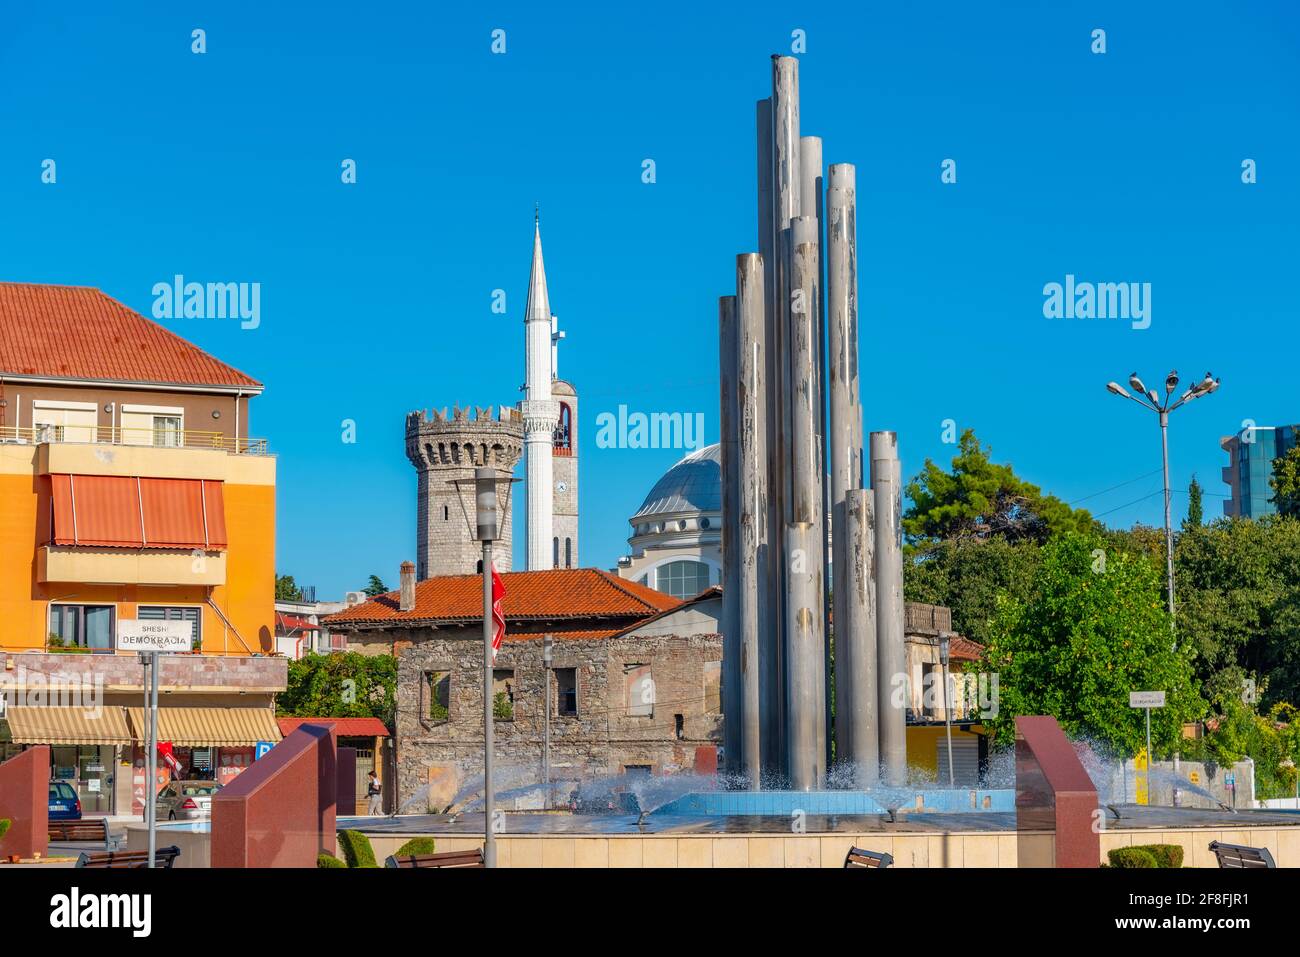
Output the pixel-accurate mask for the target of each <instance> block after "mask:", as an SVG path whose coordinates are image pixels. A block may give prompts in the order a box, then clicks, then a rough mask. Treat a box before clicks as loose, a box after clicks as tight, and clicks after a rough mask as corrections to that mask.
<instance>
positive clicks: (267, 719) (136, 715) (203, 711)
mask: <svg viewBox="0 0 1300 957" xmlns="http://www.w3.org/2000/svg"><path fill="white" fill-rule="evenodd" d="M127 712H128V713H129V714H130V716H131V729H132V730H133V731H134V732H135V739H136V740H137V741H144V740H146V738H147V736H148V724H147V722H146V720H145V714H144V709H143V708H128V709H127ZM158 740H159V741H170V742H171V743H172V744H174V745H176V746H177V747H180V748H209V747H223V748H236V747H252V746H253V745H255V744H257V743H258V742H259V741H270V742H271V743H272V744H275V743H277V742H279V740H280V728H279V726H278V725H277V724H276V723H275V712H274V711H273V710H271V709H270V708H266V707H253V708H184V707H181V708H176V707H165V706H162V705H160V706H159V707H158Z"/></svg>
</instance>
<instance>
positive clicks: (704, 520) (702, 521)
mask: <svg viewBox="0 0 1300 957" xmlns="http://www.w3.org/2000/svg"><path fill="white" fill-rule="evenodd" d="M712 524H713V523H712V522H710V521H709V520H708V519H707V518H702V519H700V528H708V527H710V526H711V525H712Z"/></svg>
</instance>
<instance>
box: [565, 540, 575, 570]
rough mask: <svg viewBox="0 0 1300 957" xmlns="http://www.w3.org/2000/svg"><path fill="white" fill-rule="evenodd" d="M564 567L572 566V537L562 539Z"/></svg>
mask: <svg viewBox="0 0 1300 957" xmlns="http://www.w3.org/2000/svg"><path fill="white" fill-rule="evenodd" d="M564 567H565V568H572V567H573V539H571V538H566V539H565V540H564Z"/></svg>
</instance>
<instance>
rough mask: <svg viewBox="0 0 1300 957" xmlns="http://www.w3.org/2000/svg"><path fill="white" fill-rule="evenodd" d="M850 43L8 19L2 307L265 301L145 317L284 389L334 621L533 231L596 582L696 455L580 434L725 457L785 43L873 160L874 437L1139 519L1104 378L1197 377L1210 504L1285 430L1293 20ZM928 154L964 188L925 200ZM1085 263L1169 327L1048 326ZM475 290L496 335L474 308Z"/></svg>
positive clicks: (831, 156)
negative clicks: (690, 432) (738, 294)
mask: <svg viewBox="0 0 1300 957" xmlns="http://www.w3.org/2000/svg"><path fill="white" fill-rule="evenodd" d="M841 6H842V5H841ZM851 6H852V5H851ZM828 9H829V8H828ZM845 9H849V8H845ZM846 16H848V17H849V19H847V20H846V21H844V22H842V23H841V22H837V21H836V20H834V19H833V18H832V17H831V16H830V15H829V13H828V12H826V11H825V10H823V9H821V8H818V7H816V6H815V5H814V6H813V7H808V6H807V5H803V6H801V5H797V4H790V3H779V4H778V3H757V2H756V3H747V4H744V5H739V4H737V5H732V6H730V7H729V8H727V9H713V8H711V7H710V6H709V5H704V4H694V3H692V4H673V3H655V4H651V5H648V6H647V5H644V4H640V5H637V4H634V5H630V6H628V5H625V6H623V7H621V8H620V7H618V6H617V5H606V4H601V5H592V6H589V7H572V8H570V12H568V13H567V14H564V13H560V12H556V11H554V10H552V9H549V7H548V9H543V8H542V7H539V6H538V5H536V4H501V5H493V6H484V7H482V8H480V9H478V10H475V12H472V13H467V12H466V5H461V6H460V7H459V8H455V7H453V6H448V5H445V4H436V5H435V4H425V3H407V4H400V3H399V4H383V5H367V4H357V3H346V4H344V3H333V2H317V3H313V4H311V5H302V4H296V5H289V4H266V3H251V2H226V3H220V4H216V3H210V4H199V3H184V4H177V3H155V2H132V3H125V2H123V3H108V4H104V3H99V2H95V3H85V2H76V3H66V4H57V5H54V6H53V7H51V6H50V5H41V4H22V5H14V4H10V5H6V8H5V10H4V12H3V13H0V91H3V92H0V224H2V228H0V278H3V279H9V280H22V281H31V282H51V283H73V284H82V285H92V286H98V287H99V288H101V289H104V290H105V291H107V292H108V293H110V294H111V295H113V296H116V297H118V298H119V299H121V300H122V301H124V302H126V303H127V304H129V305H131V306H133V307H134V308H136V309H138V310H140V311H141V312H144V313H146V314H148V313H149V311H150V308H151V304H152V297H151V294H150V289H151V287H152V285H153V284H154V283H155V282H158V281H164V280H168V279H170V277H171V276H172V275H174V274H175V273H183V274H184V275H185V276H186V277H187V278H190V279H195V280H199V281H245V282H254V281H255V282H260V283H261V284H262V320H261V326H260V327H259V328H258V329H256V330H241V329H240V328H239V325H238V324H237V323H235V322H232V321H224V322H223V321H220V320H194V319H190V320H186V319H180V320H172V321H169V322H168V323H167V325H168V326H169V327H170V328H172V329H173V330H174V331H176V332H177V333H179V334H181V335H182V336H185V337H187V338H189V339H190V340H192V341H194V342H196V343H198V344H199V345H201V346H202V347H203V348H205V349H207V350H209V351H211V352H212V353H214V354H215V355H217V356H219V357H221V358H222V359H224V360H226V361H228V362H230V363H231V364H233V365H235V366H236V367H238V368H240V369H243V370H244V371H246V372H248V373H249V374H251V375H253V376H254V377H256V378H258V379H260V380H262V381H263V382H265V384H266V393H265V394H264V395H263V396H262V397H261V398H259V399H257V400H256V401H255V402H254V403H253V412H252V421H253V433H254V434H256V435H260V436H266V437H268V438H269V439H270V442H271V445H272V447H273V449H274V450H275V452H276V453H277V454H278V456H279V492H278V495H279V499H278V508H279V520H278V541H277V552H278V558H277V561H278V566H279V568H280V570H281V571H282V572H284V573H291V574H293V575H295V576H296V578H297V580H298V581H299V582H302V583H308V584H315V585H317V586H318V587H319V589H320V593H321V596H322V597H325V596H336V595H339V594H341V593H342V592H343V591H344V590H345V589H349V588H354V587H358V586H360V585H361V584H363V583H364V582H365V580H366V576H367V575H368V574H369V573H371V572H376V573H378V574H379V575H381V577H383V578H384V579H385V580H386V581H387V582H388V583H389V585H390V586H392V585H395V584H396V581H395V579H396V572H397V565H398V563H399V562H400V561H402V560H403V559H407V558H412V557H414V550H415V531H414V514H415V473H414V471H413V469H412V468H411V466H410V465H409V464H408V463H407V461H406V458H405V455H404V451H403V437H402V436H403V416H404V414H405V413H406V412H407V411H408V410H410V409H415V408H425V407H435V406H438V407H441V406H444V405H451V404H452V403H454V402H460V403H462V404H471V403H479V404H487V403H489V402H494V403H508V404H513V403H514V402H515V401H516V400H517V399H518V398H519V394H518V392H517V387H518V385H519V384H520V382H522V379H523V325H522V316H523V307H524V292H525V288H526V284H527V280H528V262H529V244H530V240H531V232H532V215H533V203H534V202H535V201H536V202H540V203H541V208H542V228H543V237H544V241H545V247H546V261H547V267H548V274H549V279H550V291H551V303H552V308H553V310H554V311H555V312H556V313H557V314H558V315H559V316H560V317H561V322H562V325H563V328H565V329H566V330H567V332H568V335H569V338H568V340H567V342H566V343H565V344H564V346H563V348H562V353H561V360H560V371H561V374H562V375H563V376H564V377H565V378H569V379H571V380H573V381H574V382H575V383H576V384H577V385H578V387H579V390H580V392H581V403H582V408H581V417H580V429H581V430H582V438H583V441H582V446H581V450H580V451H581V455H582V460H581V461H582V476H581V483H582V484H581V487H582V492H583V495H582V528H581V535H582V560H583V564H586V565H596V566H600V567H609V566H611V565H613V563H614V562H615V560H616V558H617V556H619V555H620V554H622V553H623V552H624V551H625V550H626V535H627V530H628V529H627V522H626V520H627V517H628V516H629V515H630V514H631V513H632V512H633V511H634V510H635V508H636V507H637V506H638V505H639V504H640V501H641V499H642V497H643V496H644V495H645V493H646V491H647V490H648V489H649V487H650V485H651V484H652V483H653V482H654V480H655V478H656V477H657V476H658V475H659V474H660V473H662V471H663V470H664V469H666V468H667V467H668V466H669V465H670V464H671V463H672V462H673V461H674V460H675V459H676V458H677V457H678V456H679V454H680V453H676V452H672V451H664V450H601V449H597V448H596V446H595V434H596V429H595V428H594V421H595V416H596V415H597V414H598V413H599V412H601V411H612V410H614V409H616V408H617V406H618V405H619V404H620V403H624V404H627V405H628V406H629V407H630V408H631V409H633V410H643V411H647V412H649V411H697V410H699V411H703V412H705V414H706V434H707V436H708V440H709V441H715V440H716V437H717V405H718V400H717V385H716V383H717V332H716V315H717V296H718V295H720V294H725V293H728V292H729V291H731V284H732V281H733V268H734V267H733V263H734V255H735V254H736V253H737V252H741V251H747V250H750V249H753V248H754V242H755V241H754V235H755V221H754V220H755V213H754V207H755V200H754V167H755V158H754V135H753V123H754V118H753V110H754V101H755V100H756V99H758V98H760V97H762V96H764V95H766V93H767V90H768V84H769V63H768V55H769V54H771V53H773V52H789V50H790V35H791V31H792V30H795V29H802V30H804V31H806V34H807V52H806V54H804V55H803V56H802V57H801V60H802V67H801V70H802V89H803V132H805V133H816V134H819V135H821V136H822V137H823V138H824V142H825V150H826V159H827V161H828V162H841V161H846V162H854V163H857V164H858V199H859V219H858V224H859V262H860V270H861V290H860V298H861V311H862V316H863V333H864V338H863V343H862V357H863V361H864V363H866V364H868V365H869V366H874V368H875V371H874V374H873V378H872V379H871V381H869V382H867V383H864V393H863V395H864V404H865V408H866V422H867V428H868V429H883V428H891V429H897V430H898V431H899V433H900V441H901V450H902V454H903V457H904V462H903V467H904V472H905V473H907V474H911V473H914V472H915V471H916V470H917V468H918V467H919V466H920V465H921V463H922V461H923V459H924V458H925V457H926V456H932V457H936V458H939V459H941V460H943V461H945V462H946V461H947V459H948V458H949V457H950V456H951V454H952V449H951V447H949V446H945V445H943V444H942V442H941V428H942V425H941V423H942V422H943V420H945V419H949V418H951V419H954V420H955V421H956V423H957V425H958V426H959V427H961V428H965V427H972V428H974V429H975V430H976V432H977V434H978V435H979V437H980V438H981V439H982V440H984V441H985V442H987V443H988V444H990V445H991V446H992V448H993V451H994V457H995V458H996V459H998V460H1002V461H1011V462H1012V463H1013V464H1014V465H1015V467H1016V469H1017V470H1018V471H1019V472H1020V473H1021V474H1023V475H1024V476H1026V477H1028V478H1029V479H1031V480H1033V481H1035V482H1037V483H1039V484H1041V485H1042V486H1043V487H1044V488H1046V489H1047V490H1049V491H1051V492H1054V493H1056V494H1058V495H1060V496H1061V497H1062V498H1064V499H1066V500H1067V501H1073V500H1078V499H1082V498H1084V497H1085V496H1093V497H1090V498H1087V499H1086V501H1084V502H1082V503H1081V504H1083V505H1084V506H1086V507H1089V508H1091V509H1092V510H1093V511H1094V512H1095V513H1099V514H1103V518H1104V520H1105V521H1107V522H1109V523H1111V524H1115V525H1129V524H1131V523H1132V522H1134V521H1138V520H1141V521H1145V522H1148V523H1152V524H1155V523H1158V522H1159V520H1160V497H1159V495H1158V494H1154V495H1151V494H1149V493H1152V492H1156V491H1157V490H1158V489H1159V487H1160V486H1159V476H1158V474H1149V473H1157V472H1158V469H1159V466H1160V450H1159V435H1158V430H1157V428H1156V423H1155V421H1154V416H1147V417H1144V416H1145V415H1146V414H1144V413H1141V412H1140V410H1139V409H1138V408H1137V406H1135V405H1133V404H1131V403H1125V402H1121V401H1120V400H1118V399H1115V398H1113V397H1111V396H1109V395H1107V393H1106V392H1105V391H1104V388H1103V386H1104V384H1105V382H1106V381H1107V380H1108V379H1118V380H1120V381H1124V380H1125V378H1126V377H1127V375H1128V373H1129V372H1130V371H1132V370H1133V369H1137V370H1138V371H1139V373H1140V374H1141V375H1143V376H1144V378H1146V379H1147V381H1148V383H1152V382H1157V381H1159V380H1161V379H1162V378H1163V376H1164V374H1165V372H1167V371H1168V369H1169V368H1170V367H1177V368H1178V370H1179V371H1180V372H1181V373H1182V374H1183V376H1184V378H1185V379H1186V380H1191V379H1193V378H1199V377H1200V376H1201V375H1203V374H1204V373H1205V371H1206V370H1207V369H1211V370H1213V372H1214V373H1215V374H1216V375H1218V376H1221V377H1222V380H1223V386H1222V388H1221V390H1220V391H1219V392H1218V393H1217V394H1216V395H1214V396H1212V397H1210V398H1208V399H1205V400H1202V401H1199V402H1196V403H1194V404H1193V405H1191V406H1190V407H1188V408H1187V409H1186V410H1183V411H1180V412H1178V413H1176V414H1175V416H1174V419H1173V429H1172V439H1171V445H1172V448H1171V453H1172V458H1173V472H1174V484H1175V487H1176V488H1178V489H1180V490H1185V489H1186V487H1187V482H1188V479H1189V477H1190V476H1191V474H1192V473H1193V472H1195V473H1197V474H1198V475H1199V477H1200V479H1201V481H1202V483H1203V484H1204V485H1205V487H1206V489H1207V491H1208V492H1209V493H1212V494H1210V495H1209V496H1207V512H1208V513H1209V514H1211V515H1214V514H1218V512H1219V510H1220V502H1221V501H1222V495H1223V493H1225V492H1226V491H1227V489H1226V486H1224V485H1222V484H1221V482H1220V478H1219V471H1220V468H1221V467H1222V465H1223V464H1225V463H1226V461H1227V459H1226V456H1225V455H1224V454H1223V453H1222V452H1221V451H1220V450H1219V448H1218V440H1219V437H1220V436H1221V435H1225V434H1228V433H1231V432H1233V431H1235V430H1236V429H1237V428H1238V427H1239V426H1240V423H1241V422H1242V420H1243V419H1247V418H1250V419H1254V420H1255V421H1256V422H1257V423H1259V424H1274V423H1279V422H1293V421H1297V420H1300V396H1297V376H1296V336H1295V328H1296V321H1297V297H1296V292H1295V271H1296V262H1297V246H1298V245H1300V243H1298V238H1297V225H1296V224H1297V223H1298V222H1300V186H1298V185H1297V176H1296V172H1295V167H1296V163H1297V157H1298V156H1300V116H1298V115H1297V112H1298V111H1297V105H1298V101H1300V70H1298V69H1297V60H1298V58H1300V15H1298V14H1297V13H1296V8H1295V5H1294V4H1293V3H1282V2H1279V3H1240V2H1237V3H1228V2H1221V3H1208V2H1200V3H1198V2H1182V3H1165V4H1146V3H1143V4H1134V3H1131V2H1130V3H1119V2H1112V3H1070V2H1054V3H1050V4H1049V3H1042V2H1037V0H1034V2H1028V0H1026V2H1006V3H997V4H970V3H956V2H952V3H926V4H871V5H858V6H857V7H855V8H853V9H852V10H851V12H849V13H848V14H846ZM196 27H198V28H203V29H205V30H206V31H207V44H208V52H207V53H206V54H204V55H201V56H200V55H195V54H193V53H191V52H190V44H191V39H190V32H191V30H192V29H194V28H196ZM494 28H503V29H505V30H506V31H507V34H506V36H507V52H506V54H505V55H503V56H500V55H493V54H492V53H491V52H490V49H489V46H490V33H491V31H492V30H493V29H494ZM1094 28H1102V29H1105V30H1106V34H1107V52H1106V53H1105V54H1104V55H1095V54H1093V53H1091V52H1090V43H1091V39H1090V33H1091V31H1092V30H1093V29H1094ZM46 158H53V159H55V160H56V162H57V164H58V167H57V170H58V182H57V184H56V185H53V186H49V185H43V184H42V183H41V182H40V165H41V162H42V160H44V159H46ZM345 158H352V159H355V160H356V161H357V163H358V179H359V182H358V183H357V184H356V185H354V186H345V185H343V184H341V183H340V176H339V174H340V163H341V162H342V160H344V159H345ZM645 158H652V159H654V160H655V162H656V164H657V174H658V176H657V179H658V181H657V182H656V183H655V184H654V185H645V184H643V183H642V182H641V176H640V174H641V162H642V160H643V159H645ZM945 158H953V159H955V160H956V161H957V172H958V182H957V184H956V185H943V184H941V183H940V176H939V174H940V163H941V162H942V161H943V160H944V159H945ZM1246 158H1250V159H1254V160H1255V161H1256V162H1257V163H1258V179H1259V182H1258V183H1257V184H1255V185H1249V186H1248V185H1243V184H1242V182H1241V162H1242V160H1243V159H1246ZM1067 273H1073V274H1074V275H1076V276H1077V277H1078V278H1079V279H1080V280H1092V281H1098V282H1102V281H1105V282H1120V281H1134V282H1150V283H1151V284H1152V287H1153V291H1152V300H1153V301H1152V306H1153V316H1152V318H1153V321H1152V324H1151V327H1150V328H1149V329H1146V330H1134V329H1132V328H1130V327H1129V325H1128V324H1126V323H1120V322H1109V323H1104V322H1098V321H1093V322H1086V321H1081V320H1075V321H1061V320H1057V321H1049V320H1047V319H1045V318H1044V317H1043V314H1042V303H1043V295H1042V287H1043V285H1044V284H1045V283H1048V282H1053V281H1055V282H1061V281H1063V280H1064V277H1065V275H1066V274H1067ZM498 287H500V288H503V289H505V290H506V292H507V294H508V300H507V303H508V307H509V314H508V315H507V316H499V315H494V314H493V313H492V312H491V310H490V306H491V295H492V290H493V289H496V288H498ZM344 419H354V420H355V421H356V423H357V437H358V441H357V442H356V444H355V445H346V444H344V443H343V442H342V441H341V426H340V423H341V422H342V421H343V420H344ZM1139 476H1146V477H1145V478H1141V479H1139V480H1138V481H1136V482H1131V483H1130V484H1127V485H1124V486H1123V487H1121V488H1118V489H1114V490H1113V491H1110V492H1107V493H1105V494H1102V495H1094V493H1097V492H1101V491H1102V490H1105V489H1108V488H1111V487H1112V486H1116V485H1118V484H1119V483H1123V482H1128V480H1131V479H1135V478H1138V477H1139ZM1144 495H1146V496H1147V497H1146V498H1141V497H1142V496H1144ZM1136 499H1141V500H1140V501H1137V502H1136V503H1135V504H1130V503H1133V502H1134V500H1136ZM1185 504H1186V495H1185V494H1184V493H1183V492H1181V491H1180V493H1179V494H1177V495H1176V496H1175V507H1176V510H1177V511H1178V512H1179V513H1181V512H1182V510H1183V509H1184V507H1185ZM519 538H520V539H521V541H519V542H517V543H516V549H517V552H518V549H519V548H520V547H521V546H522V535H520V536H519Z"/></svg>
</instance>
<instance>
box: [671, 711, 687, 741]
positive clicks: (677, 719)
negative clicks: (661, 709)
mask: <svg viewBox="0 0 1300 957" xmlns="http://www.w3.org/2000/svg"><path fill="white" fill-rule="evenodd" d="M673 734H674V735H676V736H677V740H678V741H680V740H682V739H683V738H684V737H686V718H685V716H684V715H680V714H675V715H673Z"/></svg>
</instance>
